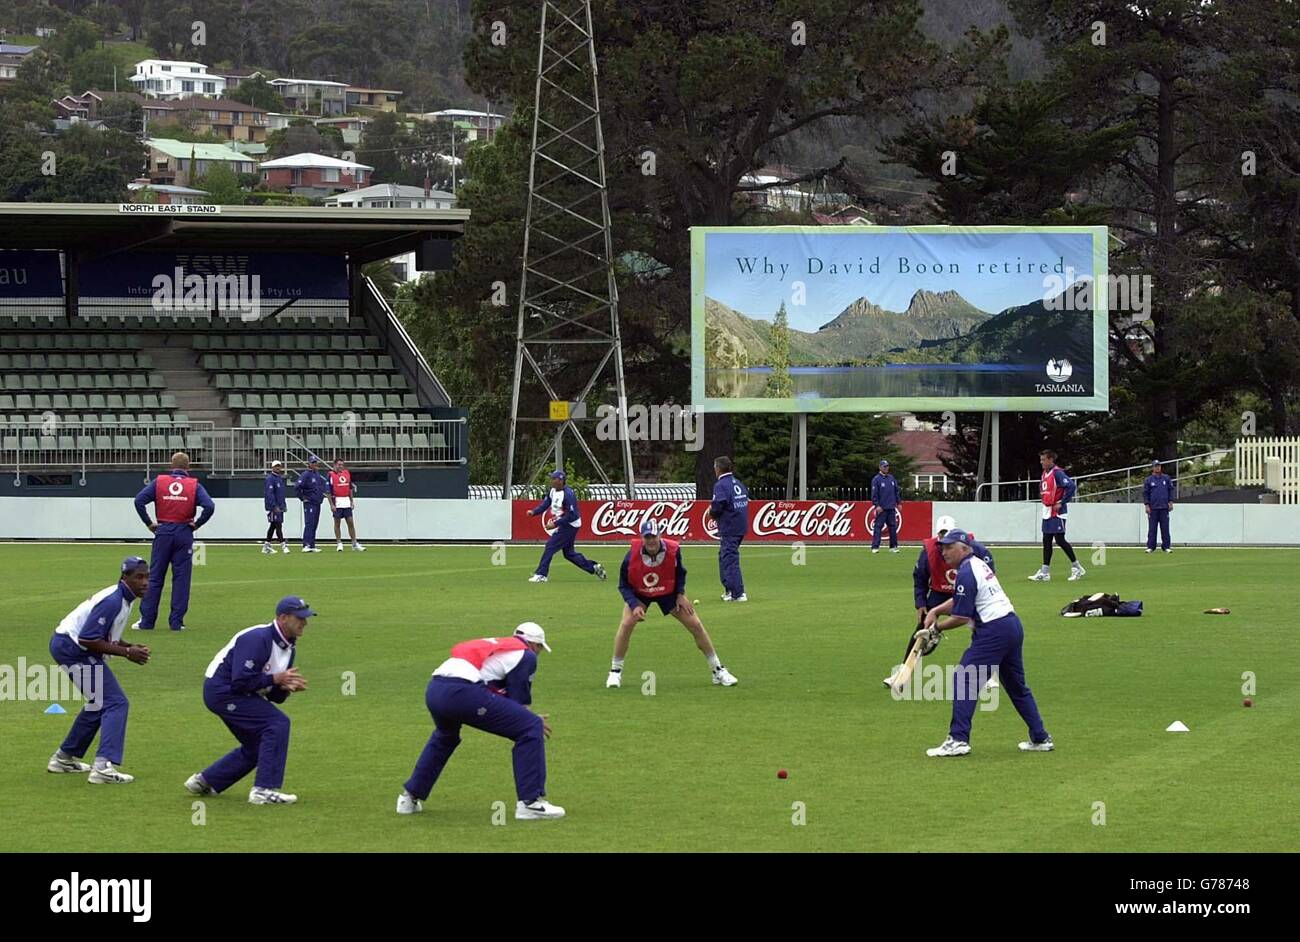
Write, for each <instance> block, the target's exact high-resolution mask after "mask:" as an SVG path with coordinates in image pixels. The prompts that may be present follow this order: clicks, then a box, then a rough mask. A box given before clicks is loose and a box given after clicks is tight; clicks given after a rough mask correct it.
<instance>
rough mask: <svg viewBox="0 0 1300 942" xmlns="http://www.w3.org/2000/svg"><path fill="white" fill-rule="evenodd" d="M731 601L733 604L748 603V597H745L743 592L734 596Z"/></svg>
mask: <svg viewBox="0 0 1300 942" xmlns="http://www.w3.org/2000/svg"><path fill="white" fill-rule="evenodd" d="M731 601H733V602H748V601H749V596H748V595H746V594H745V593H744V592H742V593H740V595H738V596H736V597H735V598H734V599H732V600H731Z"/></svg>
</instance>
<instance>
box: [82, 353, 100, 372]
mask: <svg viewBox="0 0 1300 942" xmlns="http://www.w3.org/2000/svg"><path fill="white" fill-rule="evenodd" d="M82 366H83V367H85V368H86V369H88V370H97V369H99V368H100V364H99V354H98V353H87V354H86V356H85V358H84V359H83V360H82Z"/></svg>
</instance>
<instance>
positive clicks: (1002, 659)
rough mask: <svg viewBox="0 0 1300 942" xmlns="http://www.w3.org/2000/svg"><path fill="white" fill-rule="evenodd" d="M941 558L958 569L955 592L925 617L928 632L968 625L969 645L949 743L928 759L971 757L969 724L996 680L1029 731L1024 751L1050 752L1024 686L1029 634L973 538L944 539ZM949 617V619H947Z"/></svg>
mask: <svg viewBox="0 0 1300 942" xmlns="http://www.w3.org/2000/svg"><path fill="white" fill-rule="evenodd" d="M939 543H940V544H941V545H942V546H943V558H944V562H946V563H947V564H948V565H949V566H951V567H953V568H955V569H956V570H957V579H956V587H955V590H954V592H953V597H952V599H951V600H950V601H948V602H945V603H943V605H940V606H939V607H938V608H936V609H933V610H932V611H931V612H929V613H928V614H927V615H926V616H925V629H926V630H927V631H934V630H937V631H948V630H950V629H952V628H959V627H962V626H963V625H967V624H970V625H971V626H972V630H971V643H970V647H969V648H967V649H966V653H964V654H963V655H962V657H961V670H958V671H956V672H955V673H954V675H953V676H954V681H955V689H954V690H953V691H952V698H953V700H952V723H951V724H950V726H949V728H948V738H947V739H945V740H944V741H943V744H942V745H941V746H939V747H937V748H935V749H927V750H926V755H928V756H964V755H966V754H967V753H968V752H970V729H971V719H972V718H973V717H974V715H975V702H976V700H977V699H978V698H979V690H980V688H981V687H982V686H983V685H984V684H985V682H986V681H987V680H988V679H989V678H990V677H992V676H997V677H998V678H1000V679H1001V681H1002V688H1003V689H1004V690H1005V691H1006V692H1007V696H1009V697H1010V698H1011V703H1012V704H1013V705H1014V706H1015V708H1016V712H1017V713H1019V714H1020V718H1021V719H1023V720H1024V721H1025V725H1026V726H1028V727H1029V739H1028V741H1026V742H1022V743H1021V744H1020V749H1021V751H1022V752H1051V751H1052V749H1053V748H1054V747H1053V744H1052V737H1051V736H1049V735H1048V733H1047V729H1046V728H1045V727H1044V726H1043V718H1042V716H1040V715H1039V713H1038V704H1037V702H1035V700H1034V695H1033V692H1032V691H1030V689H1029V685H1028V684H1027V683H1026V682H1025V664H1024V658H1023V653H1022V648H1023V646H1024V641H1025V629H1024V626H1023V625H1022V624H1021V623H1020V618H1019V617H1018V616H1017V615H1016V610H1015V608H1014V607H1012V605H1011V601H1010V600H1009V599H1008V598H1007V596H1006V593H1005V592H1003V591H1002V586H1001V584H1000V583H999V582H998V577H997V576H996V575H995V574H994V572H993V570H992V569H990V568H989V566H988V564H987V563H985V562H984V560H982V559H980V558H979V557H977V556H975V555H974V552H973V549H972V547H971V538H970V534H968V533H966V531H964V530H957V529H953V530H949V531H948V532H947V533H945V534H944V535H943V536H942V537H941V538H940V539H939ZM945 616H947V617H945Z"/></svg>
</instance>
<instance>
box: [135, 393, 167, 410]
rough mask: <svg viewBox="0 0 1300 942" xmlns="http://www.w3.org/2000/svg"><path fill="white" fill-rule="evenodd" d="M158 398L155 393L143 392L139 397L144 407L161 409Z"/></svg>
mask: <svg viewBox="0 0 1300 942" xmlns="http://www.w3.org/2000/svg"><path fill="white" fill-rule="evenodd" d="M158 400H159V396H158V394H157V393H145V394H144V395H142V396H141V397H140V401H141V402H142V403H143V404H144V408H146V409H161V408H162V407H163V406H162V403H161V402H159V401H158Z"/></svg>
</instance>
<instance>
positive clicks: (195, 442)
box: [185, 432, 203, 454]
mask: <svg viewBox="0 0 1300 942" xmlns="http://www.w3.org/2000/svg"><path fill="white" fill-rule="evenodd" d="M202 447H203V433H202V432H190V433H189V434H188V435H186V436H185V450H186V451H188V452H190V453H191V454H193V453H194V452H196V451H198V450H199V449H200V448H202Z"/></svg>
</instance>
